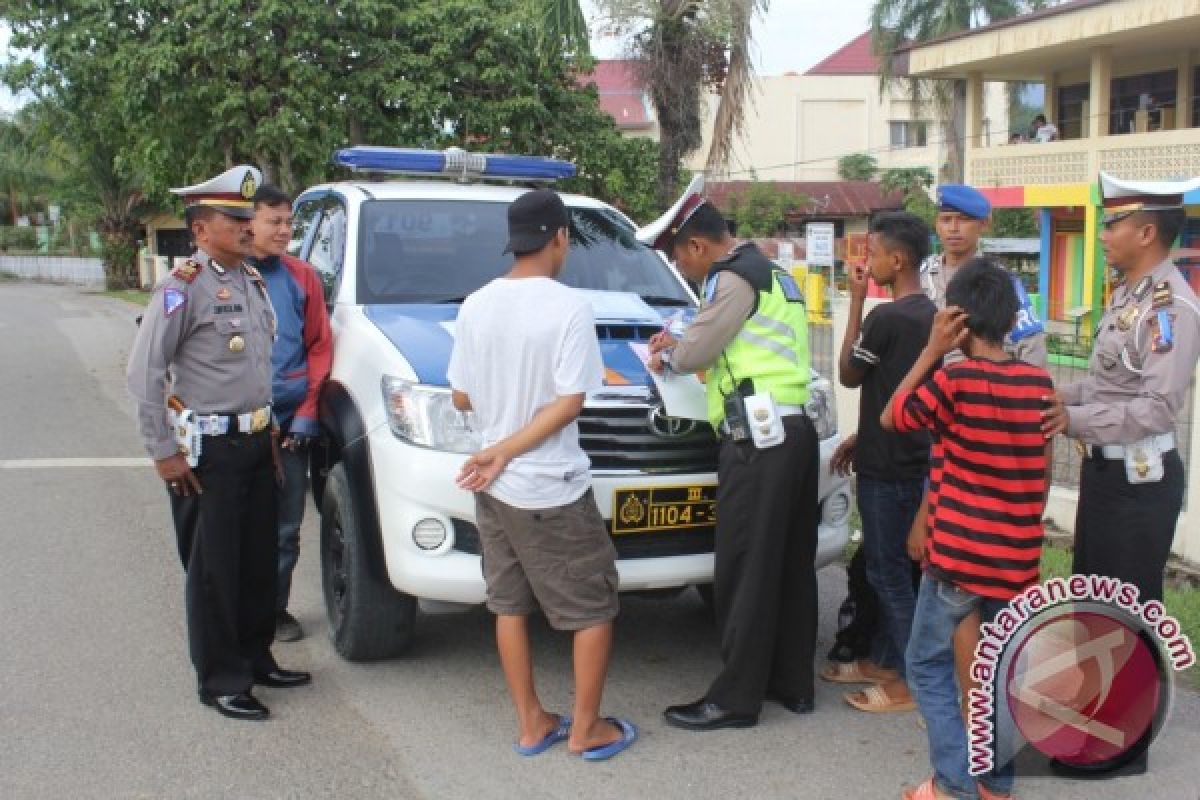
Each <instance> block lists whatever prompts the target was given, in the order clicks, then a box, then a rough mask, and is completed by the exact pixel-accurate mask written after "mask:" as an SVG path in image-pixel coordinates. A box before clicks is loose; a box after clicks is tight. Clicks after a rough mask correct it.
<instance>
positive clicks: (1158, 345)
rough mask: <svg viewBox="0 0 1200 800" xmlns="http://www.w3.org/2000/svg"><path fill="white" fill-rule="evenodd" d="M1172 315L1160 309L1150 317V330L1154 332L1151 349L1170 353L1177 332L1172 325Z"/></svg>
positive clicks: (1156, 351)
mask: <svg viewBox="0 0 1200 800" xmlns="http://www.w3.org/2000/svg"><path fill="white" fill-rule="evenodd" d="M1171 317H1172V315H1171V314H1169V313H1167V312H1166V311H1159V312H1158V313H1157V314H1155V315H1154V316H1152V317H1150V330H1151V332H1153V334H1154V341H1153V342H1151V344H1150V349H1151V350H1152V351H1153V352H1155V353H1169V352H1171V348H1172V347H1173V346H1174V344H1175V332H1174V330H1173V329H1172V325H1171Z"/></svg>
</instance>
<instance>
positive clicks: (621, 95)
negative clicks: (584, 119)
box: [579, 59, 654, 130]
mask: <svg viewBox="0 0 1200 800" xmlns="http://www.w3.org/2000/svg"><path fill="white" fill-rule="evenodd" d="M579 82H580V83H581V84H583V85H585V86H586V85H587V84H589V83H591V84H595V86H596V92H597V93H598V94H599V95H600V108H602V109H603V110H604V111H605V112H607V113H608V115H609V116H611V117H612V118H613V120H615V121H616V123H617V127H618V128H622V129H626V130H637V129H641V128H649V127H651V126H652V125H654V118H653V116H652V115H651V113H650V100H649V98H648V97H647V96H646V92H645V90H644V89H643V88H642V85H641V81H639V80H638V77H637V62H636V61H631V60H628V59H612V60H606V61H597V62H596V66H595V69H593V70H592V73H591V74H590V75H585V76H583V77H582V78H580V79H579Z"/></svg>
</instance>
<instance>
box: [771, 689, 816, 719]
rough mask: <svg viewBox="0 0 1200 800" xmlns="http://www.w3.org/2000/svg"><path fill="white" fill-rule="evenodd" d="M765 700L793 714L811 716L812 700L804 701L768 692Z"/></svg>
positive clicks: (813, 706)
mask: <svg viewBox="0 0 1200 800" xmlns="http://www.w3.org/2000/svg"><path fill="white" fill-rule="evenodd" d="M767 699H768V700H772V701H774V702H776V703H779V705H781V706H783V707H784V708H786V709H787V710H788V711H790V712H792V713H793V714H811V713H812V712H813V708H815V705H814V704H813V701H812V700H804V699H801V698H799V697H789V696H788V695H786V694H778V693H776V692H768V693H767Z"/></svg>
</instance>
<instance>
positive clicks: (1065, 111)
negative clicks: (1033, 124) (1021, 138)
mask: <svg viewBox="0 0 1200 800" xmlns="http://www.w3.org/2000/svg"><path fill="white" fill-rule="evenodd" d="M1089 92H1090V89H1089V87H1088V84H1086V83H1077V84H1075V85H1073V86H1063V87H1060V88H1059V90H1058V119H1057V120H1050V121H1051V122H1053V123H1054V124H1055V126H1057V127H1058V138H1060V139H1082V138H1083V137H1084V136H1086V135H1087V132H1088V131H1089V130H1090V128H1089V126H1088V124H1087V120H1086V119H1084V118H1085V117H1086V116H1087V115H1086V114H1085V113H1084V112H1085V109H1086V108H1087V105H1088V94H1089ZM1026 135H1027V137H1028V138H1030V139H1032V138H1033V132H1032V131H1029V132H1028V133H1027V134H1026Z"/></svg>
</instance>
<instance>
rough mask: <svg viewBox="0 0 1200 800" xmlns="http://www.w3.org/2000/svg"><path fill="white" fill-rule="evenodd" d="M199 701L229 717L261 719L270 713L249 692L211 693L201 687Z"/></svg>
mask: <svg viewBox="0 0 1200 800" xmlns="http://www.w3.org/2000/svg"><path fill="white" fill-rule="evenodd" d="M200 702H201V703H204V705H206V706H212V707H213V708H215V709H216V710H217V713H218V714H220V715H221V716H223V717H229V718H230V719H249V720H263V719H266V718H267V716H268V715H269V714H270V713H271V712H270V711H268V710H267V707H266V706H264V705H263V704H262V703H260V702H258V699H257V698H256V697H255V696H254V695H252V694H250V693H249V692H241V693H240V694H212V693H211V692H206V691H204V690H203V689H201V690H200Z"/></svg>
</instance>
